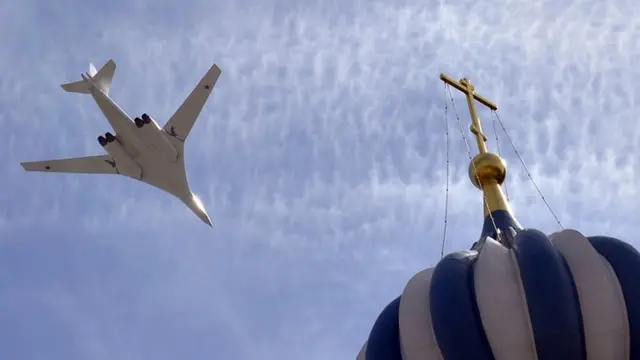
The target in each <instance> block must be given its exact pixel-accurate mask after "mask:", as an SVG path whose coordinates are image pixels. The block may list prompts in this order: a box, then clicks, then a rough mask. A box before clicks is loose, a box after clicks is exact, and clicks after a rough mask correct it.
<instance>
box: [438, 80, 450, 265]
mask: <svg viewBox="0 0 640 360" xmlns="http://www.w3.org/2000/svg"><path fill="white" fill-rule="evenodd" d="M448 109H449V107H448V105H447V84H446V83H445V84H444V131H445V134H446V149H447V150H446V158H447V166H446V167H447V182H446V183H447V188H446V190H445V198H444V232H443V234H442V247H441V248H440V259H442V258H443V257H444V245H445V243H446V242H447V224H448V219H449V112H448Z"/></svg>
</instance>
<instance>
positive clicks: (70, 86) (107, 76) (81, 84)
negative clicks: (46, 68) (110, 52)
mask: <svg viewBox="0 0 640 360" xmlns="http://www.w3.org/2000/svg"><path fill="white" fill-rule="evenodd" d="M115 71H116V63H115V62H114V61H113V60H109V61H107V63H106V64H104V66H103V67H102V68H101V69H100V70H98V71H96V68H95V66H93V64H91V63H90V64H89V72H88V73H87V75H88V76H89V78H90V79H91V80H92V81H93V83H94V84H95V85H96V86H98V87H99V88H100V90H102V92H104V93H105V94H106V95H109V90H110V89H111V82H112V81H113V75H114V74H115ZM61 86H62V88H63V89H64V90H65V91H68V92H73V93H80V94H90V93H91V91H90V89H91V86H92V84H91V82H90V81H89V80H85V79H82V80H78V81H74V82H70V83H66V84H62V85H61Z"/></svg>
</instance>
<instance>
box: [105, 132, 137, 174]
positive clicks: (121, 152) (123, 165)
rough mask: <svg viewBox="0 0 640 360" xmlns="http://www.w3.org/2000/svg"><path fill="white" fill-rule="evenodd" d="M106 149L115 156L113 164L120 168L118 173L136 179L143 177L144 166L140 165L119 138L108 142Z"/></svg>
mask: <svg viewBox="0 0 640 360" xmlns="http://www.w3.org/2000/svg"><path fill="white" fill-rule="evenodd" d="M104 149H105V150H106V151H107V152H108V153H109V155H111V156H112V157H113V159H114V160H115V162H116V163H115V164H111V165H112V166H115V167H116V169H118V173H120V174H123V175H127V176H131V177H133V178H136V179H140V178H142V168H141V167H140V165H138V164H137V163H136V162H135V161H133V159H132V158H131V156H130V155H129V153H127V151H126V150H125V148H124V147H123V146H122V144H120V141H118V139H115V140H114V141H111V142H108V143H107V144H106V145H105V146H104Z"/></svg>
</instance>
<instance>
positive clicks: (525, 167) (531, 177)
mask: <svg viewBox="0 0 640 360" xmlns="http://www.w3.org/2000/svg"><path fill="white" fill-rule="evenodd" d="M493 112H494V113H495V115H496V119H498V123H500V126H501V127H502V131H504V134H505V135H506V137H507V139H508V140H509V143H510V144H511V147H512V148H513V151H515V153H516V156H517V157H518V160H520V163H521V164H522V168H523V169H524V171H525V172H526V173H527V176H528V177H529V180H531V183H532V184H533V186H534V187H535V188H536V191H537V192H538V195H540V197H541V198H542V201H544V204H545V205H546V206H547V209H549V212H551V215H553V218H554V219H555V220H556V222H557V223H558V225H559V226H560V228H561V229H564V227H563V226H562V224H561V223H560V219H558V217H557V216H556V213H555V212H553V209H551V205H549V202H548V201H547V199H546V198H545V197H544V195H543V194H542V191H541V190H540V188H539V187H538V184H536V182H535V180H533V176H531V173H530V172H529V169H527V165H525V163H524V160H523V159H522V156H520V153H519V152H518V149H516V146H515V144H514V143H513V141H512V140H511V137H510V136H509V133H508V132H507V129H506V128H505V126H504V123H502V120H501V119H500V115H498V112H497V111H493Z"/></svg>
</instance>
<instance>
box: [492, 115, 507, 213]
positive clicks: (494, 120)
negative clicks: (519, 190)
mask: <svg viewBox="0 0 640 360" xmlns="http://www.w3.org/2000/svg"><path fill="white" fill-rule="evenodd" d="M491 124H492V125H493V135H495V137H496V150H498V156H502V154H500V140H499V139H498V129H497V128H496V117H495V112H493V111H492V112H491ZM503 185H504V194H505V195H506V196H507V202H509V201H510V200H511V199H509V189H508V188H507V183H506V182H505V183H504V184H503Z"/></svg>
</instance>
